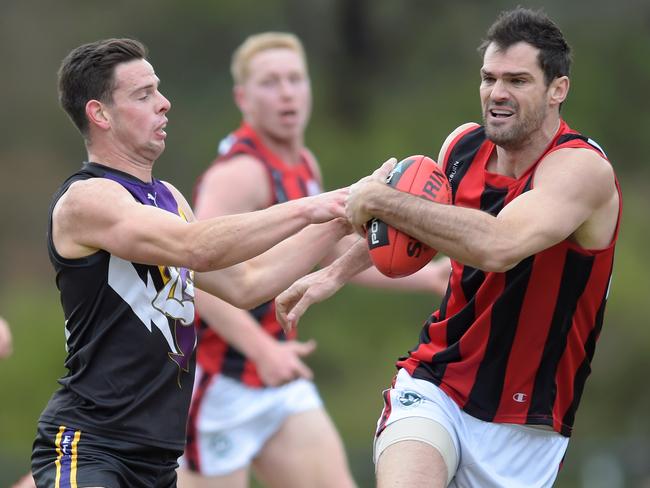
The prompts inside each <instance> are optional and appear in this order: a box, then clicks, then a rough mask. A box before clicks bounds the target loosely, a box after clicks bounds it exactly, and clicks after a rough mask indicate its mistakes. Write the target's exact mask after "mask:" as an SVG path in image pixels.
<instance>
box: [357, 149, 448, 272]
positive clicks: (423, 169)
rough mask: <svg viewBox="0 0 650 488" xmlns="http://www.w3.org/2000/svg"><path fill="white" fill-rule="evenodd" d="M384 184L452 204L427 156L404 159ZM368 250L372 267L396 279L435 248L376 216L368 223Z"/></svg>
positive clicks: (415, 267)
mask: <svg viewBox="0 0 650 488" xmlns="http://www.w3.org/2000/svg"><path fill="white" fill-rule="evenodd" d="M386 183H387V184H388V185H390V186H392V187H393V188H395V189H397V190H400V191H403V192H406V193H411V194H412V195H417V196H419V197H422V198H426V199H427V200H431V201H433V202H437V203H444V204H450V203H451V188H450V186H449V181H448V180H447V177H446V176H445V174H444V173H443V172H442V170H441V169H440V167H439V166H438V165H437V164H436V162H435V161H433V160H432V159H431V158H429V157H427V156H421V155H417V156H410V157H408V158H406V159H403V160H402V161H400V162H399V163H397V165H395V167H394V168H393V170H392V171H391V172H390V174H389V175H388V177H387V178H386ZM367 239H368V249H369V250H370V258H371V259H372V262H373V264H374V265H375V267H376V268H377V269H378V270H379V271H381V272H382V273H383V274H385V275H386V276H390V277H391V278H399V277H401V276H408V275H410V274H413V273H415V272H416V271H418V270H419V269H421V268H422V267H423V266H425V265H426V264H427V263H428V262H429V261H431V259H432V258H433V257H434V256H435V255H436V253H437V252H438V251H436V250H435V249H432V248H431V247H429V246H427V245H425V244H423V243H422V242H420V241H418V240H417V239H415V238H413V237H411V236H409V235H407V234H404V233H403V232H400V231H398V230H397V229H395V228H393V227H391V226H389V225H387V224H385V223H384V222H382V221H381V220H379V219H372V220H370V221H369V222H368V224H367Z"/></svg>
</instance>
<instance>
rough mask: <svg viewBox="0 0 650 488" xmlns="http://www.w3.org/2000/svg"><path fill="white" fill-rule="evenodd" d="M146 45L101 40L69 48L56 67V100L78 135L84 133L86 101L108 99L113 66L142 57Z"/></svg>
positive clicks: (112, 86) (112, 83)
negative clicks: (58, 66) (57, 84)
mask: <svg viewBox="0 0 650 488" xmlns="http://www.w3.org/2000/svg"><path fill="white" fill-rule="evenodd" d="M146 55H147V48H146V47H145V46H144V45H143V44H142V43H141V42H139V41H136V40H134V39H104V40H102V41H97V42H91V43H89V44H84V45H83V46H79V47H78V48H76V49H73V50H72V51H71V52H70V53H69V54H68V55H67V56H66V57H65V59H64V60H63V62H62V63H61V67H60V68H59V72H58V77H59V103H60V104H61V107H63V110H65V111H66V113H67V114H68V116H69V117H70V119H72V122H73V123H74V125H76V126H77V128H78V129H79V131H80V132H81V134H82V135H84V136H85V135H86V134H87V132H88V119H87V118H86V104H87V103H88V101H89V100H99V101H101V102H104V103H110V102H111V101H112V95H113V89H114V83H115V67H116V66H117V65H118V64H120V63H126V62H128V61H132V60H135V59H144V58H145V57H146Z"/></svg>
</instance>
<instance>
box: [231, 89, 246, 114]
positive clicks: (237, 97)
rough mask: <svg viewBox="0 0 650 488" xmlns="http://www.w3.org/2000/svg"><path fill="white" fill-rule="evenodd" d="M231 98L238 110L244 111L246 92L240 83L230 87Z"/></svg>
mask: <svg viewBox="0 0 650 488" xmlns="http://www.w3.org/2000/svg"><path fill="white" fill-rule="evenodd" d="M232 98H233V100H234V101H235V105H237V108H238V109H239V111H240V112H242V113H244V112H245V111H246V93H245V91H244V87H243V86H241V85H235V86H234V87H233V88H232Z"/></svg>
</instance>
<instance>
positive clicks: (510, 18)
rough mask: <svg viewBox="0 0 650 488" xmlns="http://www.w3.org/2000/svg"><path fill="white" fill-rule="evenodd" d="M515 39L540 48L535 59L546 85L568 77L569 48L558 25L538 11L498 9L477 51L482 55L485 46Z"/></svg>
mask: <svg viewBox="0 0 650 488" xmlns="http://www.w3.org/2000/svg"><path fill="white" fill-rule="evenodd" d="M518 42H525V43H528V44H530V45H531V46H533V47H536V48H537V49H539V55H538V58H537V59H538V61H539V65H540V67H541V68H542V71H543V72H544V81H545V82H546V84H547V85H548V84H549V83H551V81H553V80H554V79H555V78H558V77H560V76H569V71H570V69H571V47H570V46H569V45H568V44H567V42H566V41H565V39H564V36H563V35H562V31H560V28H559V27H558V26H557V25H556V24H555V23H554V22H553V21H552V20H551V19H549V18H548V16H547V15H546V14H545V13H544V12H542V11H541V10H538V11H535V10H530V9H527V8H523V7H517V8H515V9H513V10H508V11H504V12H501V14H499V17H497V19H496V20H495V21H494V24H492V25H491V26H490V28H489V29H488V31H487V34H486V37H485V39H484V40H483V42H481V45H480V46H479V48H478V51H479V53H481V55H485V51H486V49H487V47H488V46H489V45H490V44H492V43H494V44H495V45H496V46H497V47H498V48H499V49H502V50H505V49H508V48H509V47H510V46H512V45H514V44H517V43H518Z"/></svg>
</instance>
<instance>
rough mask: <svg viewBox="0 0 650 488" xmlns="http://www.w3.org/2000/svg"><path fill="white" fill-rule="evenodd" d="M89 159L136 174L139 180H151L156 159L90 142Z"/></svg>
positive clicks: (88, 148)
mask: <svg viewBox="0 0 650 488" xmlns="http://www.w3.org/2000/svg"><path fill="white" fill-rule="evenodd" d="M86 148H87V150H88V161H89V162H93V163H98V164H103V165H104V166H108V167H110V168H113V169H116V170H118V171H123V172H124V173H128V174H130V175H133V176H135V177H136V178H138V179H139V180H142V181H145V182H151V179H152V177H151V172H152V169H153V163H154V161H152V160H149V159H146V158H143V157H138V156H134V155H131V154H127V153H126V152H124V151H121V150H120V149H119V148H113V147H111V148H106V147H98V146H97V145H92V144H88V145H87V146H86Z"/></svg>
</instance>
